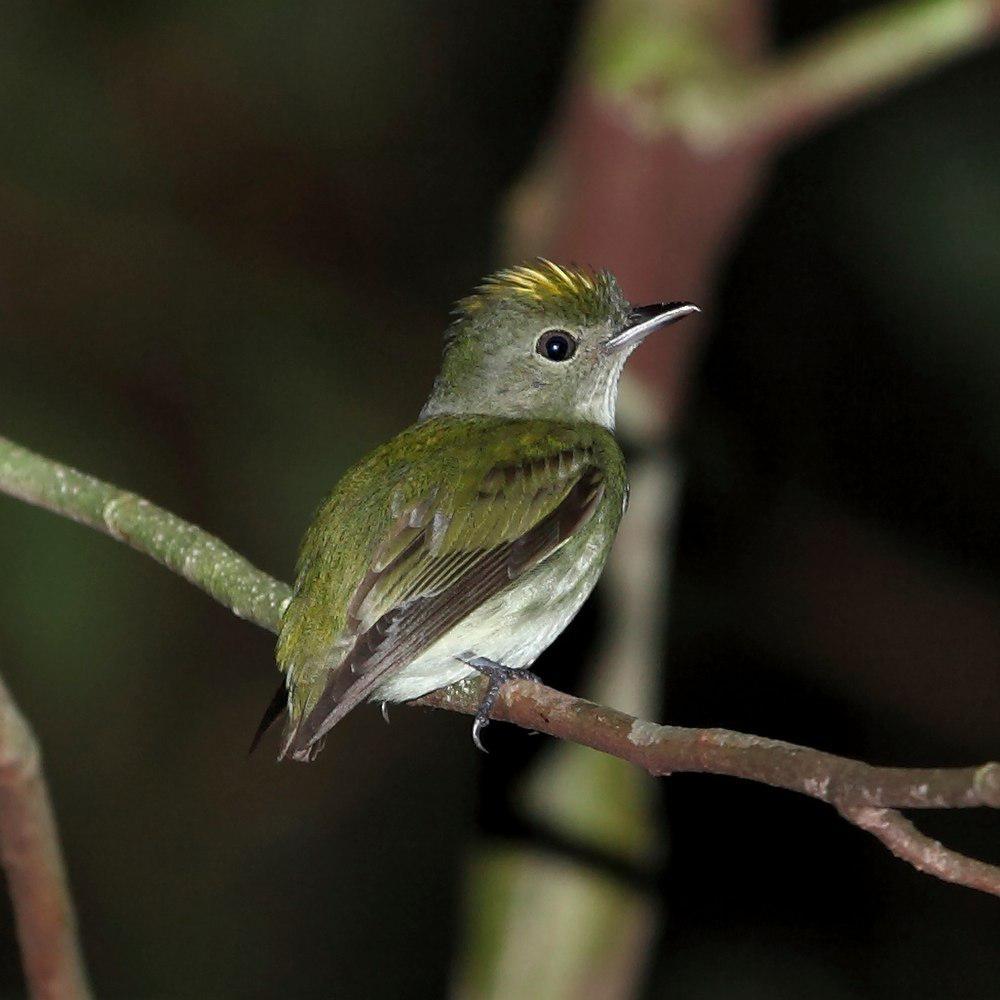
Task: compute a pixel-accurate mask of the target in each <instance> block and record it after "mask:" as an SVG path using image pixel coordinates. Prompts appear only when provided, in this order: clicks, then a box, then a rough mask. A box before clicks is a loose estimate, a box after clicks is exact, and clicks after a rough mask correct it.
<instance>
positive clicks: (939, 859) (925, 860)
mask: <svg viewBox="0 0 1000 1000" xmlns="http://www.w3.org/2000/svg"><path fill="white" fill-rule="evenodd" d="M841 813H842V814H843V816H844V818H845V819H847V820H850V822H852V823H853V824H854V825H855V826H859V827H861V829H862V830H867V831H868V832H869V833H870V834H872V836H874V837H877V838H878V839H879V840H881V841H882V843H883V844H885V846H886V847H888V848H889V850H890V851H892V853H893V854H895V855H896V857H897V858H902V860H903V861H909V863H910V864H911V865H913V867H914V868H916V869H917V870H918V871H922V872H926V873H927V874H928V875H934V876H935V877H936V878H939V879H943V880H944V881H945V882H954V883H956V884H957V885H967V886H969V887H970V888H972V889H979V890H980V891H981V892H989V893H992V894H993V895H994V896H997V895H1000V888H998V880H997V875H998V873H1000V869H998V868H996V867H995V866H994V865H988V864H986V863H985V862H983V861H977V860H976V859H975V858H968V857H966V856H965V855H964V854H959V853H957V852H956V851H952V850H949V849H948V848H947V847H945V846H944V845H943V844H941V843H940V842H938V841H937V840H932V839H931V838H930V837H928V836H927V835H926V834H923V833H921V832H920V831H919V830H918V829H917V828H916V827H915V826H914V825H913V824H912V823H911V822H910V821H909V820H908V819H907V818H906V817H905V816H903V815H902V814H901V813H898V812H896V810H895V809H874V808H872V807H871V806H853V807H848V808H845V809H841Z"/></svg>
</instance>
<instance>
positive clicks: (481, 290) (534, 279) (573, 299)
mask: <svg viewBox="0 0 1000 1000" xmlns="http://www.w3.org/2000/svg"><path fill="white" fill-rule="evenodd" d="M620 295H621V293H620V292H619V290H618V284H617V282H616V281H615V279H614V277H613V276H612V275H611V274H609V273H608V272H607V271H598V272H594V271H590V270H587V269H583V268H577V267H564V266H562V265H560V264H555V263H553V262H552V261H551V260H546V259H545V258H544V257H539V258H538V260H537V262H536V263H534V264H531V265H528V264H520V265H518V266H517V267H508V268H504V269H503V270H501V271H497V272H496V273H495V274H491V275H490V276H489V277H488V278H486V280H485V281H483V283H482V284H481V285H480V286H479V287H478V288H477V289H476V291H475V292H474V293H473V294H472V295H469V296H467V297H466V298H464V299H461V300H459V302H458V303H457V304H456V306H455V311H456V313H458V315H459V316H465V317H469V316H472V315H474V314H475V313H477V312H479V310H480V309H482V308H483V307H484V306H485V305H486V304H487V303H488V302H489V301H490V300H491V299H498V298H520V299H523V300H525V301H526V302H529V303H533V304H535V305H539V306H545V305H558V304H564V305H568V306H572V307H574V308H576V309H579V310H584V311H586V310H589V309H601V308H602V307H606V306H607V304H608V303H609V302H610V301H614V300H615V299H617V298H619V297H620Z"/></svg>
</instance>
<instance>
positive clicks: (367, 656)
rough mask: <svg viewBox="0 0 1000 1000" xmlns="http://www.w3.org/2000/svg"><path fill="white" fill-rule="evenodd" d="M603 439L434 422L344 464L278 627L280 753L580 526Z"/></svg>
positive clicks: (599, 473) (601, 482)
mask: <svg viewBox="0 0 1000 1000" xmlns="http://www.w3.org/2000/svg"><path fill="white" fill-rule="evenodd" d="M601 435H603V437H602V436H601ZM608 440H610V435H607V434H606V432H603V431H601V430H600V429H598V428H592V429H590V428H588V429H586V430H585V431H584V432H583V433H581V431H580V430H579V429H578V428H570V427H565V426H563V425H559V424H553V423H550V422H547V421H523V422H521V421H519V422H511V421H493V420H483V419H481V418H480V419H477V420H475V421H468V420H460V419H457V418H451V419H447V418H442V419H440V420H436V421H428V422H427V423H425V424H419V425H417V426H416V427H414V428H411V429H410V430H409V431H407V432H404V434H403V435H401V436H400V437H399V438H397V439H395V440H394V441H392V442H390V443H389V444H388V445H385V446H384V447H383V448H382V449H379V450H377V451H376V452H374V453H373V454H372V455H371V456H369V458H368V459H366V460H365V461H364V462H363V463H362V464H361V465H360V466H357V467H355V469H353V470H352V471H351V472H350V473H348V475H347V476H345V478H344V480H343V481H342V482H341V484H339V485H338V487H337V489H336V490H335V491H334V493H333V495H332V496H331V497H330V499H329V500H328V501H327V503H326V504H325V505H324V507H323V508H322V509H321V511H320V513H319V514H318V515H317V518H316V521H315V522H314V526H313V528H312V529H310V532H309V534H308V535H307V538H306V542H305V544H304V546H303V552H302V557H301V560H300V572H299V580H298V584H297V586H296V594H295V597H294V599H293V601H292V603H291V604H290V606H289V608H288V611H287V612H286V615H285V620H284V621H283V623H282V631H281V637H280V640H279V662H280V663H281V666H282V669H284V670H285V672H286V674H287V680H288V685H289V691H290V697H289V712H290V731H289V736H288V739H287V742H286V746H285V752H291V753H292V754H293V755H294V756H296V757H308V756H310V755H311V752H312V750H313V748H315V746H316V743H317V741H318V740H320V739H321V738H322V736H323V735H324V734H325V733H326V732H327V731H328V730H329V728H330V727H331V726H333V725H334V724H335V723H336V722H337V721H339V720H340V719H341V718H342V717H343V716H344V715H345V714H346V713H347V712H348V711H350V709H351V708H353V707H354V706H355V705H356V704H357V703H358V702H360V701H362V700H363V699H364V698H366V697H368V696H369V695H370V694H371V692H372V691H373V690H374V688H376V687H377V685H378V684H379V682H380V681H382V680H383V679H384V678H385V677H386V676H387V675H388V674H390V673H391V672H392V671H394V670H398V669H401V668H402V667H404V666H406V665H407V664H408V663H410V662H412V661H413V660H414V659H415V658H416V657H417V656H419V655H420V653H421V652H422V651H423V650H425V649H427V648H428V647H429V646H430V645H431V644H433V643H434V642H435V641H436V640H437V639H438V638H440V637H441V636H442V635H444V634H445V633H446V632H447V631H448V630H449V629H450V628H452V627H453V626H454V625H455V624H456V623H457V622H458V621H460V620H461V619H462V618H464V617H465V616H466V615H468V614H469V613H470V612H472V611H473V610H475V608H477V607H479V606H480V605H481V604H482V603H483V602H484V601H486V600H488V599H489V598H491V597H493V596H494V595H495V594H497V593H499V592H501V591H502V590H503V589H504V588H505V587H507V586H509V585H510V583H511V582H512V581H513V580H515V579H516V578H517V577H519V576H520V575H522V574H523V573H525V572H527V571H528V570H529V569H530V568H531V567H532V566H534V565H537V563H538V562H540V561H541V560H542V559H544V558H546V556H548V555H550V554H551V553H552V552H554V551H555V550H556V549H557V548H558V547H559V546H560V545H561V544H562V542H564V541H565V540H566V539H567V538H569V537H570V536H571V535H572V534H573V532H574V531H576V530H577V529H578V528H579V527H580V526H581V525H582V524H583V523H584V522H585V521H587V520H588V519H589V518H590V517H591V516H592V515H593V512H594V510H595V509H596V508H597V505H598V503H599V502H600V499H601V497H602V495H603V493H604V490H605V487H606V469H607V464H608V463H607V461H606V452H607V449H608ZM611 446H612V447H613V448H614V452H615V453H616V454H617V446H615V445H614V444H613V441H612V442H611ZM442 456H447V458H446V459H445V460H444V461H442ZM616 469H617V465H616ZM614 478H617V477H614ZM359 524H360V526H361V527H360V534H361V535H362V536H363V537H361V538H359V537H358V534H357V533H358V525H359ZM352 530H353V531H354V532H355V535H354V537H349V532H350V531H352Z"/></svg>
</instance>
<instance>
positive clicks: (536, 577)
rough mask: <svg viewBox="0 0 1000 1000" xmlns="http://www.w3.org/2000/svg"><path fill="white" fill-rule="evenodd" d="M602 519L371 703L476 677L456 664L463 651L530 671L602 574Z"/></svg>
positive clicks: (482, 609)
mask: <svg viewBox="0 0 1000 1000" xmlns="http://www.w3.org/2000/svg"><path fill="white" fill-rule="evenodd" d="M603 520H604V519H603V518H599V517H595V518H594V520H593V521H592V522H591V524H590V525H589V526H588V528H589V530H587V529H585V530H584V531H583V532H581V536H582V537H576V538H573V539H570V541H568V542H567V543H566V545H565V546H563V547H562V548H561V549H559V550H557V552H556V553H554V554H553V555H552V556H549V558H548V559H546V560H545V561H544V562H542V563H540V564H539V565H538V566H536V567H535V569H533V570H531V572H529V573H528V574H527V575H526V576H525V577H523V578H522V579H520V580H518V581H517V582H516V583H514V584H512V585H511V586H510V588H509V589H507V590H505V591H503V592H502V593H500V594H498V595H497V596H496V597H493V598H491V599H490V600H489V601H487V602H486V603H485V604H483V606H482V607H480V608H478V609H477V610H476V611H474V612H473V613H472V614H470V615H469V616H468V617H467V618H465V619H463V620H462V621H461V622H459V623H458V624H457V625H456V626H455V627H454V628H453V629H451V631H449V632H447V633H446V634H445V635H443V636H442V637H441V638H440V639H438V641H437V642H435V643H434V644H433V645H432V646H431V647H429V648H428V649H427V650H425V651H424V652H423V653H422V654H421V655H420V656H419V657H417V659H415V660H414V661H413V662H412V663H410V664H409V665H407V666H406V667H404V668H403V669H402V670H400V671H398V672H397V673H395V674H393V676H392V677H390V678H388V679H387V680H386V681H385V682H384V683H383V684H381V685H380V686H379V687H378V688H376V689H375V691H374V692H373V693H372V696H371V699H372V701H409V700H410V699H411V698H419V697H420V696H421V695H425V694H428V693H429V692H431V691H436V690H437V689H438V688H440V687H444V686H445V685H447V684H453V683H454V682H455V681H458V680H461V679H462V678H463V677H467V676H468V675H469V674H474V673H475V672H476V671H475V670H474V668H472V667H470V666H467V665H466V664H465V663H463V662H461V661H460V660H458V659H456V657H458V656H461V655H464V654H468V653H472V654H473V655H474V656H485V657H487V658H488V659H490V660H493V661H494V662H496V663H500V664H502V665H503V666H505V667H515V668H527V667H530V666H531V664H532V663H534V662H535V660H536V659H537V658H538V656H539V655H540V654H541V653H542V651H543V650H545V649H546V648H547V647H548V646H549V645H551V643H552V642H553V641H554V640H555V638H556V636H558V635H559V633H560V632H562V630H563V629H564V628H566V626H567V625H568V624H569V623H570V621H571V620H572V618H573V616H574V615H575V614H576V613H577V611H579V610H580V607H581V606H582V605H583V602H584V601H585V600H586V599H587V597H589V596H590V593H591V591H592V590H593V589H594V586H595V584H596V583H597V579H598V577H599V576H600V575H601V570H602V569H603V568H604V563H605V561H606V559H607V553H608V548H609V546H608V541H609V539H608V528H607V526H606V525H605V524H604V523H602V522H603ZM595 522H596V523H595ZM567 550H570V551H567ZM567 556H574V557H575V558H566V557H567Z"/></svg>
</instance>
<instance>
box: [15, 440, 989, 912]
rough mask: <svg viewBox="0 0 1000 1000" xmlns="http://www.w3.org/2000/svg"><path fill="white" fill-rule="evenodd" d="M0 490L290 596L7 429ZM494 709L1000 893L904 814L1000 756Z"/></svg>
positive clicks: (958, 787) (279, 600)
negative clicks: (876, 758) (911, 759)
mask: <svg viewBox="0 0 1000 1000" xmlns="http://www.w3.org/2000/svg"><path fill="white" fill-rule="evenodd" d="M0 491H2V492H6V493H10V494H12V495H13V496H16V497H19V498H20V499H22V500H25V501H27V502H28V503H33V504H37V505H38V506H41V507H46V508H48V509H49V510H52V511H55V512H56V513H59V514H63V515H64V516H66V517H71V518H73V519H74V520H77V521H80V522H81V523H83V524H88V525H90V526H91V527H95V528H98V529H99V530H101V531H106V532H107V533H108V534H110V535H111V536H112V537H114V538H117V539H119V540H120V541H124V542H127V543H128V544H129V545H131V546H132V547H133V548H135V549H138V550H139V551H140V552H144V553H146V554H147V555H150V556H152V557H153V558H154V559H156V560H157V561H158V562H161V563H163V565H165V566H168V567H169V568H170V569H173V570H174V571H175V572H177V573H180V574H181V575H182V576H183V577H184V578H185V579H186V580H188V581H189V582H191V583H193V584H195V585H196V586H198V587H201V588H202V589H203V590H205V591H207V592H208V593H209V594H211V595H212V597H214V598H215V599H216V600H217V601H218V602H219V603H220V604H223V605H225V606H226V607H228V608H230V609H232V610H233V611H235V612H236V614H238V615H240V617H242V618H247V619H248V620H250V621H252V622H254V623H255V624H257V625H260V626H261V627H262V628H267V629H270V630H271V631H276V630H277V627H278V623H279V621H280V618H281V612H282V610H283V608H284V606H285V604H286V602H287V601H288V598H289V596H290V594H291V591H290V589H289V588H288V586H287V585H285V584H283V583H280V582H278V581H277V580H274V579H273V578H272V577H270V576H268V575H267V574H265V573H262V572H261V571H260V570H258V569H255V568H254V567H253V566H252V565H251V564H250V563H249V562H247V560H246V559H244V558H243V557H242V556H240V555H238V554H237V553H235V552H234V551H233V550H232V549H230V548H229V547H228V546H226V545H224V544H223V543H222V542H220V541H219V540H218V539H217V538H214V537H213V536H211V535H209V534H207V533H206V532H204V531H202V530H201V529H200V528H196V527H195V526H194V525H191V524H188V523H187V522H186V521H183V520H181V519H180V518H178V517H176V516H175V515H173V514H170V513H168V512H167V511H164V510H162V509H161V508H159V507H156V506H154V505H153V504H151V503H149V502H148V501H147V500H143V499H142V498H141V497H138V496H136V495H135V494H133V493H128V492H125V491H122V490H119V489H118V488H116V487H114V486H111V485H109V484H107V483H103V482H101V481H100V480H98V479H95V478H93V477H92V476H88V475H85V474H83V473H81V472H77V471H75V470H74V469H70V468H68V467H66V466H63V465H59V464H58V463H56V462H52V461H50V460H49V459H46V458H42V457H41V456H40V455H36V454H34V453H32V452H29V451H27V450H26V449H24V448H21V447H19V446H17V445H15V444H13V443H12V442H10V441H8V440H6V439H4V438H0ZM480 698H481V692H480V689H479V687H478V678H477V679H474V681H473V682H472V683H470V682H465V683H462V684H457V685H453V686H452V687H450V688H446V689H444V690H442V691H437V692H434V693H433V694H431V695H428V696H427V697H426V698H421V699H419V700H418V702H417V704H422V705H429V706H432V707H435V708H442V709H447V710H449V711H453V712H464V713H472V712H474V711H475V709H476V707H477V706H478V704H479V701H480ZM493 717H494V718H496V719H502V720H504V721H507V722H513V723H515V724H516V725H519V726H522V727H524V728H526V729H531V730H537V731H538V732H543V733H548V734H549V735H551V736H555V737H558V738H559V739H564V740H570V741H571V742H574V743H579V744H581V745H583V746H587V747H592V748H593V749H595V750H600V751H602V752H604V753H607V754H611V755H612V756H615V757H619V758H621V759H622V760H626V761H629V762H630V763H633V764H636V765H637V766H639V767H642V768H644V769H645V770H647V771H649V773H650V774H653V775H658V776H659V775H668V774H671V773H673V772H675V771H688V772H700V773H707V774H724V775H732V776H735V777H740V778H746V779H748V780H750V781H758V782H762V783H764V784H768V785H773V786H775V787H778V788H787V789H789V790H791V791H796V792H800V793H802V794H804V795H809V796H811V797H812V798H816V799H819V800H820V801H822V802H827V803H829V804H830V805H833V806H834V807H836V808H837V809H838V810H839V811H840V813H841V815H842V816H844V818H845V819H847V820H848V821H850V822H851V823H853V824H855V825H856V826H859V827H861V829H864V830H867V831H868V832H870V833H872V834H873V835H874V836H876V837H878V839H879V840H881V841H882V842H883V843H884V844H885V845H886V846H887V847H889V849H890V850H891V851H892V852H893V853H894V854H896V855H897V856H898V857H901V858H903V859H904V860H907V861H909V862H910V863H911V864H913V865H914V866H915V867H917V868H918V869H919V870H921V871H925V872H927V873H929V874H933V875H936V876H937V877H939V878H943V879H946V880H947V881H951V882H957V883H959V884H961V885H967V886H970V887H972V888H975V889H979V890H981V891H983V892H989V893H992V894H993V895H997V896H1000V868H997V867H994V866H992V865H988V864H985V863H984V862H981V861H977V860H975V859H972V858H967V857H964V856H962V855H960V854H957V853H955V852H953V851H949V850H947V849H946V848H944V847H941V846H940V845H939V844H936V843H935V842H933V841H930V840H929V839H928V838H926V837H924V836H923V835H921V834H920V833H918V832H917V831H916V829H914V828H913V826H912V825H911V824H909V822H908V821H907V820H906V819H904V818H903V817H902V816H901V815H899V814H898V813H896V812H894V810H896V809H957V808H968V807H971V806H989V807H991V808H1000V763H987V764H983V765H982V766H981V767H967V768H895V767H873V766H871V765H869V764H864V763H861V762H860V761H854V760H849V759H847V758H844V757H837V756H834V755H833V754H828V753H823V752H822V751H820V750H813V749H809V748H807V747H799V746H794V745H793V744H790V743H783V742H781V741H778V740H770V739H765V738H763V737H759V736H747V735H744V734H743V733H736V732H730V731H728V730H724V729H686V728H681V727H678V726H659V725H656V724H655V723H652V722H644V721H642V720H641V719H636V718H635V717H633V716H631V715H626V714H625V713H624V712H618V711H616V710H615V709H612V708H605V707H604V706H601V705H595V704H593V703H591V702H588V701H584V700H582V699H580V698H574V697H572V696H571V695H568V694H563V693H562V692H560V691H555V690H553V689H551V688H549V687H546V686H545V685H543V684H533V683H530V682H527V681H519V682H517V683H516V684H509V685H507V687H506V688H505V690H504V692H503V694H502V696H501V698H500V700H499V701H498V703H497V706H496V708H495V709H494V712H493ZM30 888H31V887H30V886H29V887H28V888H27V890H25V891H30ZM15 891H17V890H16V889H15Z"/></svg>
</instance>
